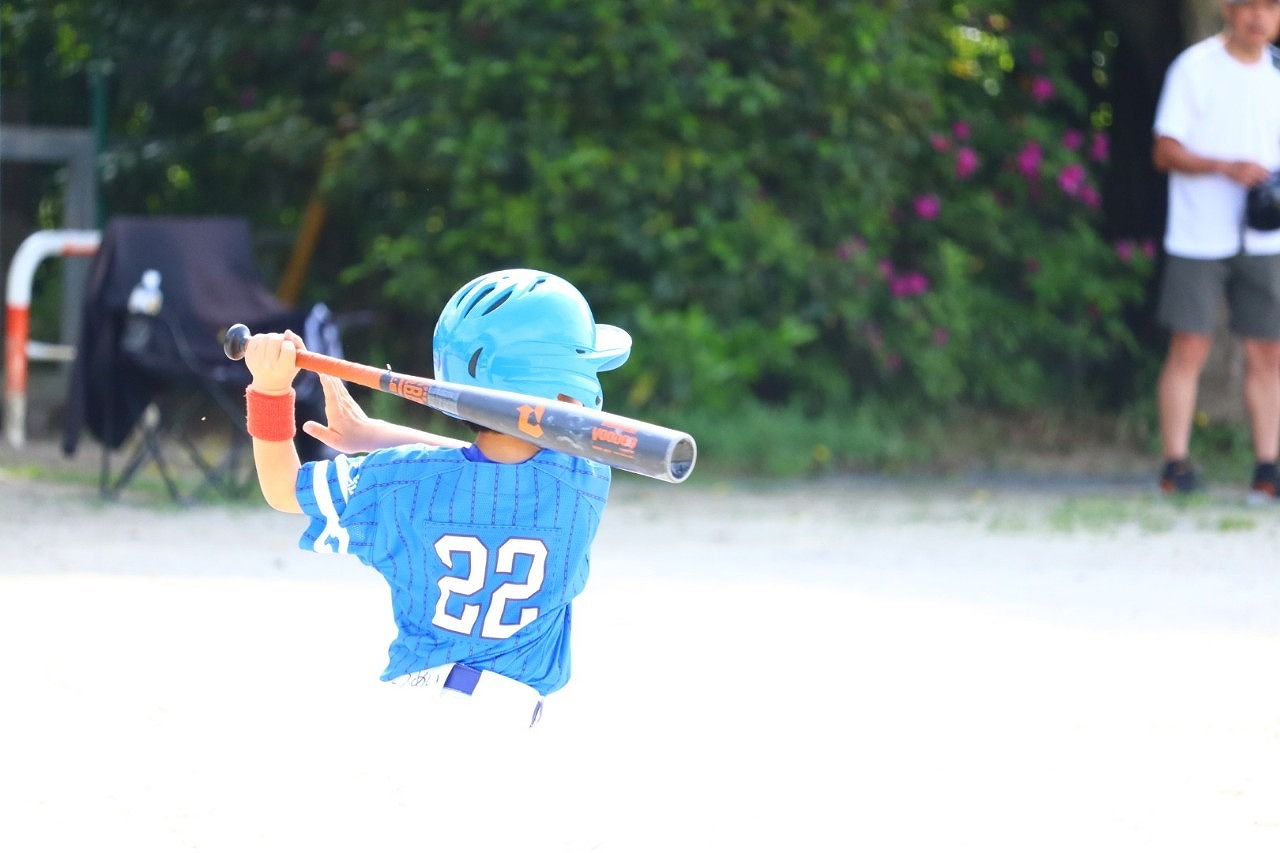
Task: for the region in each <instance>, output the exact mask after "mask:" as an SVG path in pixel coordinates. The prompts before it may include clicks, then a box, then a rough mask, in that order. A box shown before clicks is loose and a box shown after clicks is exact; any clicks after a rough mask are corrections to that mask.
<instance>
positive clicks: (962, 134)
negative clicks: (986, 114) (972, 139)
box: [951, 121, 970, 139]
mask: <svg viewBox="0 0 1280 853" xmlns="http://www.w3.org/2000/svg"><path fill="white" fill-rule="evenodd" d="M969 130H970V129H969V122H967V121H958V122H956V123H955V124H953V125H951V135H952V136H954V137H955V138H956V139H968V138H969Z"/></svg>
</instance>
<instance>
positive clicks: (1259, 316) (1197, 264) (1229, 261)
mask: <svg viewBox="0 0 1280 853" xmlns="http://www.w3.org/2000/svg"><path fill="white" fill-rule="evenodd" d="M1224 294H1225V295H1226V301H1227V310H1228V312H1229V314H1228V318H1229V321H1230V326H1231V331H1233V332H1235V333H1236V334H1237V335H1240V336H1241V337H1244V338H1262V339H1264V340H1273V341H1274V340H1280V255H1235V256H1233V257H1230V258H1222V259H1219V260H1201V259H1199V258H1179V257H1175V256H1174V255H1169V256H1167V257H1166V258H1165V265H1164V273H1163V275H1162V276H1161V279H1160V302H1159V305H1158V306H1157V308H1156V319H1157V320H1158V321H1159V322H1160V325H1162V326H1164V327H1165V328H1167V329H1171V330H1173V331H1175V332H1191V333H1193V334H1201V335H1211V334H1213V332H1214V330H1215V329H1216V328H1217V325H1218V312H1219V310H1220V306H1221V305H1222V298H1223V295H1224Z"/></svg>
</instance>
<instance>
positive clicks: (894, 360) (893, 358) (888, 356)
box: [884, 352, 902, 371]
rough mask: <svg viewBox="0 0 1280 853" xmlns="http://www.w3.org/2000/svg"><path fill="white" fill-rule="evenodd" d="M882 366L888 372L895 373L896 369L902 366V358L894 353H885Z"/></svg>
mask: <svg viewBox="0 0 1280 853" xmlns="http://www.w3.org/2000/svg"><path fill="white" fill-rule="evenodd" d="M884 364H885V367H887V368H889V369H890V370H892V371H897V369H898V368H899V367H901V366H902V356H900V355H898V354H897V353H896V352H890V353H885V356H884Z"/></svg>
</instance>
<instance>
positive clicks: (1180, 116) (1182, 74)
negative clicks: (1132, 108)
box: [1153, 53, 1196, 142]
mask: <svg viewBox="0 0 1280 853" xmlns="http://www.w3.org/2000/svg"><path fill="white" fill-rule="evenodd" d="M1190 59H1191V57H1190V56H1189V55H1188V54H1186V53H1184V54H1183V55H1181V56H1179V57H1178V58H1177V59H1175V60H1174V61H1173V63H1172V64H1171V65H1170V66H1169V70H1168V72H1166V74H1165V80H1164V86H1163V87H1161V90H1160V99H1159V101H1158V102H1157V103H1156V115H1155V126H1154V128H1153V130H1154V133H1155V136H1157V137H1160V136H1168V137H1169V138H1171V139H1176V140H1178V141H1179V142H1185V141H1186V139H1187V135H1188V134H1189V133H1190V131H1191V129H1192V128H1193V127H1194V126H1195V122H1196V90H1195V80H1194V79H1193V77H1194V75H1193V73H1192V68H1191V65H1192V63H1191V61H1190Z"/></svg>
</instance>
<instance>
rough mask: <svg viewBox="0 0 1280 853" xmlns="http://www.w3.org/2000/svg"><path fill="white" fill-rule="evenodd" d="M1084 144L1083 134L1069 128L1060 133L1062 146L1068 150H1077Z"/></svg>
mask: <svg viewBox="0 0 1280 853" xmlns="http://www.w3.org/2000/svg"><path fill="white" fill-rule="evenodd" d="M1083 144H1084V134H1083V133H1081V132H1080V131H1078V130H1076V129H1074V128H1071V129H1069V130H1067V131H1065V132H1063V134H1062V147H1063V148H1065V149H1067V150H1068V151H1079V150H1080V146H1081V145H1083Z"/></svg>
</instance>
